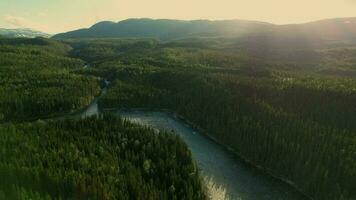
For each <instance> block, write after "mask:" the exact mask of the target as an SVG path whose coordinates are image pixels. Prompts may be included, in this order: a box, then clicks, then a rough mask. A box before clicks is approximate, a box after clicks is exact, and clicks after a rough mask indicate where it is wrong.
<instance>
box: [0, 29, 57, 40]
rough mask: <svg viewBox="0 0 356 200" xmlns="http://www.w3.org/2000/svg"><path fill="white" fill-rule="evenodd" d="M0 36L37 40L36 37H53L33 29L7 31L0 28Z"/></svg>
mask: <svg viewBox="0 0 356 200" xmlns="http://www.w3.org/2000/svg"><path fill="white" fill-rule="evenodd" d="M0 36H3V37H11V38H21V37H22V38H35V37H45V38H48V37H50V36H51V35H49V34H47V33H43V32H40V31H35V30H31V29H5V28H0Z"/></svg>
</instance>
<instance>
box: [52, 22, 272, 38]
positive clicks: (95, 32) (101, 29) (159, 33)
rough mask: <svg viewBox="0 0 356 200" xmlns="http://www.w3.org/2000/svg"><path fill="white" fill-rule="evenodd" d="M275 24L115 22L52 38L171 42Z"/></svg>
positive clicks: (245, 32) (239, 31)
mask: <svg viewBox="0 0 356 200" xmlns="http://www.w3.org/2000/svg"><path fill="white" fill-rule="evenodd" d="M273 27H274V25H272V24H269V23H264V22H257V21H244V20H224V21H209V20H194V21H183V20H168V19H158V20H153V19H127V20H124V21H120V22H118V23H114V22H109V21H105V22H99V23H97V24H95V25H93V26H92V27H90V28H88V29H80V30H76V31H71V32H68V33H62V34H58V35H55V36H54V38H61V39H62V38H113V37H123V38H157V39H161V40H171V39H179V38H186V37H220V36H231V37H234V36H241V35H245V34H247V33H250V32H258V31H265V30H270V29H271V28H273Z"/></svg>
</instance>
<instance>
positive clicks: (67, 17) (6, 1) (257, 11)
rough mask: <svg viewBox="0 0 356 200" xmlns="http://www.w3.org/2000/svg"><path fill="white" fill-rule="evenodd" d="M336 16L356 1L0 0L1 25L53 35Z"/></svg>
mask: <svg viewBox="0 0 356 200" xmlns="http://www.w3.org/2000/svg"><path fill="white" fill-rule="evenodd" d="M337 17H356V0H0V28H31V29H35V30H40V31H43V32H46V33H51V34H54V33H60V32H66V31H70V30H74V29H78V28H86V27H90V26H91V25H93V24H95V23H96V22H99V21H104V20H110V21H120V20H124V19H127V18H154V19H159V18H165V19H183V20H194V19H210V20H222V19H246V20H257V21H264V22H270V23H275V24H291V23H305V22H309V21H315V20H320V19H327V18H337Z"/></svg>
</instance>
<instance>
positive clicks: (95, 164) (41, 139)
mask: <svg viewBox="0 0 356 200" xmlns="http://www.w3.org/2000/svg"><path fill="white" fill-rule="evenodd" d="M0 134H1V137H2V140H0V175H1V179H0V198H1V195H2V196H6V197H7V199H29V198H33V199H204V198H205V196H204V193H203V192H202V191H203V190H202V184H201V181H200V178H199V173H198V170H197V167H196V165H195V163H194V161H193V160H192V158H191V154H190V151H189V150H188V149H187V147H186V145H185V144H184V143H183V142H182V140H181V139H180V138H179V137H178V136H177V135H175V134H172V133H165V132H157V131H154V130H153V129H149V128H144V127H140V126H138V125H133V124H131V123H129V122H127V121H124V120H122V119H120V118H116V117H115V116H113V115H103V116H99V117H91V118H86V119H83V120H64V121H49V122H43V121H38V122H35V123H25V124H16V125H13V124H6V125H2V126H0Z"/></svg>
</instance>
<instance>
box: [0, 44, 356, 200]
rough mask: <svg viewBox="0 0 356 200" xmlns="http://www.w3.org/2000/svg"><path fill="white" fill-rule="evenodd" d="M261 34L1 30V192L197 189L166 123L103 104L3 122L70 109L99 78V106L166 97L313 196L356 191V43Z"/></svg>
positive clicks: (177, 192) (156, 102)
mask: <svg viewBox="0 0 356 200" xmlns="http://www.w3.org/2000/svg"><path fill="white" fill-rule="evenodd" d="M288 41H289V40H288ZM269 45H270V44H268V43H261V44H259V43H255V42H251V41H249V40H241V39H236V38H214V39H207V38H196V39H181V40H176V41H172V42H160V41H158V40H154V39H125V40H123V39H101V40H96V39H81V40H74V39H71V40H65V41H62V42H60V41H54V40H48V39H32V40H28V39H16V40H14V39H12V40H9V39H0V58H1V59H0V83H1V84H0V94H1V95H0V120H1V121H4V122H7V123H8V124H2V125H1V126H0V132H1V134H2V135H3V136H4V137H3V138H4V140H1V143H0V145H1V146H0V148H2V151H0V154H1V155H2V156H1V157H0V161H1V162H0V166H1V170H2V171H1V176H4V177H7V178H4V179H1V180H4V181H13V182H11V183H7V182H1V184H2V185H1V187H0V188H3V189H1V190H0V198H1V197H3V196H8V195H10V197H14V198H18V199H24V198H25V199H26V198H35V199H48V198H52V199H60V198H61V199H67V198H81V199H88V198H89V199H90V198H92V199H115V198H117V197H121V196H122V197H123V198H128V199H132V198H136V199H143V198H144V197H151V198H152V199H157V198H158V199H161V198H163V199H172V198H173V199H174V198H177V199H185V198H188V199H189V198H190V199H200V198H201V199H204V194H203V192H202V188H201V187H202V186H201V182H200V178H199V176H198V172H197V170H196V167H195V165H194V162H193V161H192V159H191V155H190V153H189V151H188V150H187V148H186V146H185V145H184V144H183V143H182V142H181V140H180V139H179V138H177V137H176V136H174V135H171V134H167V133H154V131H153V130H150V129H147V128H142V127H139V126H137V125H132V124H130V123H128V122H125V121H122V120H121V119H116V118H115V117H113V116H110V115H108V116H106V115H105V116H100V117H98V118H89V119H84V120H66V121H58V122H55V121H53V122H52V121H50V122H46V123H44V122H42V121H38V122H34V123H15V124H9V123H10V121H17V122H19V121H22V120H25V119H38V118H41V117H44V116H52V115H56V114H60V113H70V112H74V111H77V110H79V109H81V108H83V107H85V106H86V105H88V104H89V102H90V101H91V100H92V99H93V98H94V97H95V96H96V95H98V94H99V92H100V91H99V90H100V87H99V84H100V80H103V79H108V80H110V81H111V84H110V86H109V88H108V93H107V94H106V95H105V96H103V97H102V98H101V99H99V106H100V108H112V107H115V108H116V107H117V108H150V109H153V110H155V109H169V110H171V111H173V112H176V113H178V114H180V115H181V116H183V117H184V118H185V119H186V120H188V121H190V122H192V123H193V124H195V126H196V127H197V128H200V129H202V130H204V131H205V132H206V133H207V134H208V135H209V136H210V137H212V138H214V139H215V140H217V141H218V142H220V143H222V144H224V145H225V146H228V147H230V148H231V149H233V151H235V153H236V154H237V155H239V156H241V157H242V158H244V159H245V160H246V161H248V162H250V163H252V164H253V165H255V166H258V167H259V168H262V169H263V170H266V171H268V172H270V173H272V174H273V175H275V176H277V177H280V178H282V179H284V180H286V181H289V182H291V183H292V184H293V185H294V186H295V187H297V188H298V189H300V190H301V191H302V192H303V193H305V194H307V195H308V196H310V197H312V198H314V199H320V200H321V199H338V200H346V199H347V200H352V199H356V193H355V191H356V188H355V186H356V135H355V131H356V125H355V123H354V122H355V120H356V119H355V115H354V113H356V106H355V105H356V104H355V103H354V102H356V80H355V74H356V60H355V59H354V56H353V55H354V52H355V47H353V46H352V45H351V44H348V45H349V46H341V47H340V46H337V47H335V46H333V47H332V48H331V47H329V46H327V45H324V46H322V47H318V48H317V47H315V46H313V47H306V46H303V45H301V46H298V48H290V44H289V45H280V44H279V43H274V45H271V46H269ZM84 61H85V62H84ZM85 63H87V64H89V66H90V67H87V68H83V66H84V65H85ZM5 94H6V95H5ZM20 141H21V142H20ZM149 144H151V145H149ZM15 146H16V148H14V147H15ZM148 169H152V170H148ZM12 170H14V171H12ZM167 173H169V174H171V175H170V176H166V175H165V174H167ZM9 177H10V178H9ZM11 177H14V178H11ZM94 188H95V189H94ZM21 195H22V196H21ZM194 195H195V196H194Z"/></svg>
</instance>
